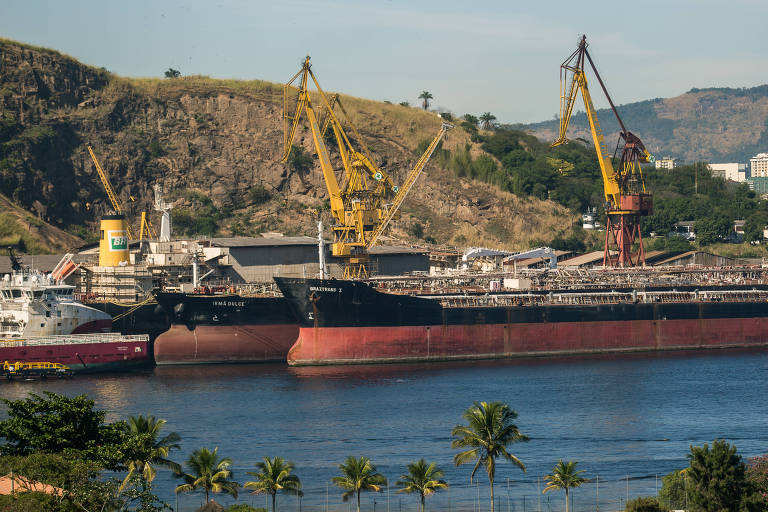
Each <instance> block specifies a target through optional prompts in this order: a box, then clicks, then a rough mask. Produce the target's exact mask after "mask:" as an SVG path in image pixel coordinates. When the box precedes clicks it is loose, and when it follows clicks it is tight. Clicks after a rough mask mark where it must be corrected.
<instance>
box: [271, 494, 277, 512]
mask: <svg viewBox="0 0 768 512" xmlns="http://www.w3.org/2000/svg"><path fill="white" fill-rule="evenodd" d="M276 502H277V493H276V492H273V493H272V512H275V503H276Z"/></svg>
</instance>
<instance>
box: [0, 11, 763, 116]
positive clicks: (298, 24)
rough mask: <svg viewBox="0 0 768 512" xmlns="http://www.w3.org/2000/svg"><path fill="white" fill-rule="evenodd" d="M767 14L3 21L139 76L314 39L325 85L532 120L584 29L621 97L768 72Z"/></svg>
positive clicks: (249, 56)
mask: <svg viewBox="0 0 768 512" xmlns="http://www.w3.org/2000/svg"><path fill="white" fill-rule="evenodd" d="M767 17H768V1H766V0H717V1H714V0H645V1H642V2H627V1H624V2H619V1H613V2H608V1H602V0H600V1H590V0H582V1H581V2H577V1H570V2H565V1H561V0H527V1H519V0H507V1H496V0H484V1H475V2H472V1H466V0H463V1H454V0H441V1H433V0H378V1H363V0H359V1H353V0H335V1H323V0H274V1H272V2H264V1H261V0H250V1H249V0H208V1H204V0H189V1H176V0H174V1H162V0H124V1H114V0H69V1H61V0H49V1H44V0H2V1H0V36H1V37H5V38H9V39H14V40H17V41H21V42H24V43H29V44H34V45H40V46H45V47H49V48H53V49H55V50H58V51H61V52H63V53H66V54H68V55H71V56H72V57H75V58H77V59H78V60H80V61H82V62H84V63H86V64H90V65H94V66H97V67H104V68H106V69H108V70H110V71H112V72H114V73H117V74H119V75H123V76H133V77H161V76H163V72H164V71H165V70H167V69H168V68H174V69H178V70H179V71H181V73H182V74H183V75H194V74H199V75H207V76H210V77H214V78H238V79H261V80H269V81H273V82H285V81H286V80H288V79H289V78H290V77H291V76H292V75H293V74H294V73H295V72H296V71H298V69H299V67H300V63H301V61H302V60H303V58H304V56H305V55H310V56H311V58H312V63H313V71H314V72H315V74H316V76H317V77H318V79H319V80H320V84H321V85H322V87H323V88H324V89H325V90H327V91H338V92H343V93H345V94H350V95H353V96H359V97H364V98H370V99H375V100H389V101H392V102H395V103H399V102H401V101H409V102H410V103H411V104H412V105H416V104H418V103H419V100H418V96H419V94H420V93H421V92H422V91H425V90H426V91H429V92H431V93H432V95H433V96H434V100H433V105H432V106H433V107H437V108H440V109H443V110H445V111H449V112H453V113H454V114H457V115H463V114H465V113H472V114H476V115H477V114H480V113H482V112H491V113H493V114H494V115H496V117H497V118H498V120H499V121H500V122H502V123H518V122H520V123H527V122H535V121H543V120H547V119H552V118H553V116H554V115H555V114H556V112H557V110H558V108H559V66H560V63H561V62H562V61H563V60H564V59H565V58H566V57H567V56H568V55H570V53H571V52H572V51H573V50H574V49H575V48H576V45H577V43H578V40H579V38H580V36H581V34H586V35H587V42H588V43H589V44H590V48H589V49H590V53H591V54H592V57H593V59H594V61H595V64H596V65H597V67H598V70H599V72H600V74H601V75H602V77H603V79H604V81H605V82H606V85H607V87H608V89H609V91H610V93H611V95H612V97H613V99H614V102H615V103H616V104H622V103H631V102H634V101H641V100H645V99H651V98H657V97H671V96H677V95H679V94H682V93H684V92H685V91H687V90H689V89H691V88H692V87H698V88H703V87H753V86H755V85H760V84H763V83H766V82H768V77H767V76H766V70H768V38H766V32H765V20H766V19H767ZM592 89H594V87H592ZM593 96H595V103H596V106H597V107H598V108H600V107H604V106H607V103H606V102H605V101H604V100H603V99H602V98H601V97H600V96H599V95H597V94H595V93H593Z"/></svg>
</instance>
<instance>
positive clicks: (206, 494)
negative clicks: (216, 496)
mask: <svg viewBox="0 0 768 512" xmlns="http://www.w3.org/2000/svg"><path fill="white" fill-rule="evenodd" d="M208 501H209V500H208V488H207V487H206V488H205V502H206V503H208Z"/></svg>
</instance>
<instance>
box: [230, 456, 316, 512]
mask: <svg viewBox="0 0 768 512" xmlns="http://www.w3.org/2000/svg"><path fill="white" fill-rule="evenodd" d="M256 468H257V469H258V471H256V472H254V471H247V472H246V474H248V475H251V476H254V477H256V480H254V481H251V482H245V483H244V484H243V487H244V488H246V489H252V490H253V494H269V495H270V497H271V498H272V512H275V511H276V510H277V508H276V507H277V493H278V492H282V493H286V494H293V495H294V496H302V495H303V493H302V492H301V480H299V477H298V476H296V475H292V474H291V472H293V463H292V462H286V461H285V460H283V458H282V457H275V458H274V459H270V458H269V457H264V462H257V463H256Z"/></svg>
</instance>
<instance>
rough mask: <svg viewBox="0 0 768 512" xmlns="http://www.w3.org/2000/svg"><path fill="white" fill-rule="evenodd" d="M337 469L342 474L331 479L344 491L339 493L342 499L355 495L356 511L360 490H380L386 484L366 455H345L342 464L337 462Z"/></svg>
mask: <svg viewBox="0 0 768 512" xmlns="http://www.w3.org/2000/svg"><path fill="white" fill-rule="evenodd" d="M339 469H340V470H341V475H342V476H335V477H333V478H332V479H331V481H332V482H333V483H334V484H336V485H337V486H339V487H341V488H342V489H344V490H345V491H346V492H344V494H342V495H341V499H342V500H343V501H347V500H349V498H350V497H352V496H356V497H357V512H360V493H361V492H363V491H374V492H381V489H382V487H384V486H386V485H387V479H386V477H385V476H384V475H382V474H381V473H378V472H377V471H376V466H374V465H373V464H371V459H369V458H368V457H360V458H359V459H358V458H355V457H347V460H345V461H344V463H343V464H339Z"/></svg>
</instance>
